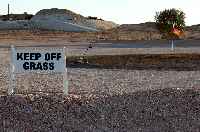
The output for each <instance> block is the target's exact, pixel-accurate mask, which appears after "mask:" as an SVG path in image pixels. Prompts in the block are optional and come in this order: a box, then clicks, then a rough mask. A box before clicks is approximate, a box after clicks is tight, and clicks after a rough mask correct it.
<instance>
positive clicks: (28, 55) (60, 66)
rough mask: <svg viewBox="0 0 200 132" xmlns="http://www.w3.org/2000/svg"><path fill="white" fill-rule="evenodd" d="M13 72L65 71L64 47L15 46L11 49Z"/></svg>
mask: <svg viewBox="0 0 200 132" xmlns="http://www.w3.org/2000/svg"><path fill="white" fill-rule="evenodd" d="M12 61H13V65H14V72H15V73H23V72H37V73H38V72H56V73H63V72H65V52H64V48H46V47H45V48H42V47H39V48H30V47H29V48H26V47H25V48H23V49H22V48H17V49H14V50H12Z"/></svg>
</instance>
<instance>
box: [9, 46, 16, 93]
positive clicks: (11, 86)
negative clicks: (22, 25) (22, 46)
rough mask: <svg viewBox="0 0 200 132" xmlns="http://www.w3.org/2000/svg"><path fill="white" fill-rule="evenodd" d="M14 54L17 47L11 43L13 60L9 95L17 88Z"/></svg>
mask: <svg viewBox="0 0 200 132" xmlns="http://www.w3.org/2000/svg"><path fill="white" fill-rule="evenodd" d="M14 54H15V47H14V46H13V45H11V54H10V55H11V57H10V58H11V62H10V85H9V89H8V95H12V94H14V89H15V65H14Z"/></svg>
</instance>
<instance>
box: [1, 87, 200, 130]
mask: <svg viewBox="0 0 200 132" xmlns="http://www.w3.org/2000/svg"><path fill="white" fill-rule="evenodd" d="M0 118H1V120H0V129H1V130H3V131H28V132H31V131H43V132H45V131H54V132H56V131H74V132H75V131H76V132H79V131H80V132H81V131H95V132H110V131H115V132H117V131H119V132H121V131H127V132H128V131H148V132H161V131H162V132H168V131H171V132H173V131H181V132H182V131H187V132H189V131H191V132H197V131H200V121H199V120H200V91H199V90H192V89H190V90H180V89H179V90H177V89H164V90H155V91H143V92H136V93H132V94H122V95H90V94H85V95H73V94H70V95H68V96H63V95H44V94H43V95H42V94H37V95H23V96H22V95H15V96H1V97H0Z"/></svg>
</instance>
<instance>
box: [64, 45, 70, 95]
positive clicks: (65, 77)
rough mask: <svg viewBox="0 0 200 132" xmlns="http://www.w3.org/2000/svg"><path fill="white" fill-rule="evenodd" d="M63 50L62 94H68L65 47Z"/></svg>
mask: <svg viewBox="0 0 200 132" xmlns="http://www.w3.org/2000/svg"><path fill="white" fill-rule="evenodd" d="M63 50H64V66H65V69H64V73H63V74H64V75H63V88H64V89H63V93H64V95H68V85H69V84H68V78H67V68H66V47H64V48H63Z"/></svg>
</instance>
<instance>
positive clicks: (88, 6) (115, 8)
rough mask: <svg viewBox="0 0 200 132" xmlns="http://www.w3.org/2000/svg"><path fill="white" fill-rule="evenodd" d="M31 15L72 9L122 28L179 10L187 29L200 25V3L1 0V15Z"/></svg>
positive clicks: (180, 0)
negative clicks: (161, 12)
mask: <svg viewBox="0 0 200 132" xmlns="http://www.w3.org/2000/svg"><path fill="white" fill-rule="evenodd" d="M8 3H10V7H11V13H23V12H28V13H32V14H35V13H36V12H37V11H39V10H41V9H48V8H60V9H69V10H72V11H74V12H76V13H79V14H81V15H83V16H96V17H99V18H102V19H105V20H109V21H114V22H116V23H118V24H136V23H143V22H148V21H154V16H155V12H156V11H160V10H164V9H168V8H177V9H181V10H182V11H184V12H185V13H186V19H185V20H186V25H194V24H200V7H199V6H200V1H199V0H1V3H0V14H6V13H7V4H8Z"/></svg>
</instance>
